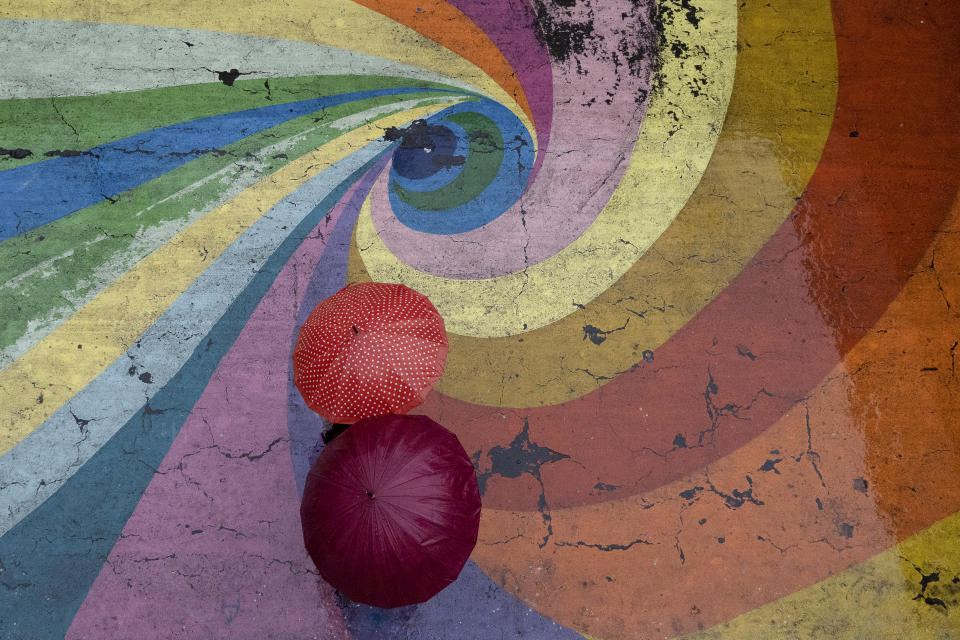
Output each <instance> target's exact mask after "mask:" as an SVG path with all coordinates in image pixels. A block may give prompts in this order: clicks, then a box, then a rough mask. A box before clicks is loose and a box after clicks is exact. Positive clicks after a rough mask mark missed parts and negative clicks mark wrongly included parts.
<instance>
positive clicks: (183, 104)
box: [0, 75, 461, 171]
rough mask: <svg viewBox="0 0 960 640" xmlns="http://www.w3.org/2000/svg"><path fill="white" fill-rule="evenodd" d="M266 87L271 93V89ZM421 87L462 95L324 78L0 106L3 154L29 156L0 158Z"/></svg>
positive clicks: (393, 81) (10, 162) (405, 81)
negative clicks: (342, 96)
mask: <svg viewBox="0 0 960 640" xmlns="http://www.w3.org/2000/svg"><path fill="white" fill-rule="evenodd" d="M267 83H269V88H268V87H267ZM388 87H424V88H439V89H451V90H454V91H461V90H460V89H456V88H454V87H449V86H447V85H442V84H439V83H435V82H428V81H424V80H416V79H410V78H396V77H387V76H359V75H349V76H347V75H320V76H302V77H296V78H271V79H270V80H262V79H258V80H237V81H236V82H234V84H233V86H231V87H228V86H226V85H225V84H223V83H220V82H215V83H209V84H194V85H182V86H177V87H164V88H161V89H147V90H144V91H134V92H130V93H107V94H98V95H92V96H71V97H66V98H24V99H16V100H3V101H0V147H3V148H6V149H27V150H29V151H30V152H31V155H30V156H27V157H25V158H20V159H18V158H14V157H13V156H11V155H2V156H0V171H2V170H5V169H12V168H14V167H18V166H22V165H26V164H31V163H34V162H39V161H42V160H46V159H47V157H46V156H44V154H45V153H47V152H49V151H56V150H64V149H72V150H84V149H90V148H92V147H96V146H98V145H101V144H104V143H106V142H110V141H112V140H119V139H121V138H125V137H127V136H132V135H134V134H137V133H139V132H141V131H148V130H150V129H155V128H158V127H165V126H168V125H171V124H176V123H178V122H188V121H190V120H195V119H197V118H204V117H208V116H213V115H217V114H221V113H230V112H234V111H242V110H244V109H252V108H256V107H264V106H268V105H271V104H284V103H287V102H293V101H296V100H305V99H309V98H317V97H320V96H326V95H333V94H338V93H348V92H352V91H366V90H373V89H384V88H388Z"/></svg>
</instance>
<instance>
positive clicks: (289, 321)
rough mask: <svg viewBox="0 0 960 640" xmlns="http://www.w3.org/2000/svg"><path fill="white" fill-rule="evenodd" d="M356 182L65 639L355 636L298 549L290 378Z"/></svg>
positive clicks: (286, 273) (175, 456)
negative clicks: (308, 301) (313, 290)
mask: <svg viewBox="0 0 960 640" xmlns="http://www.w3.org/2000/svg"><path fill="white" fill-rule="evenodd" d="M358 191H359V188H358V187H357V186H355V187H354V188H352V189H351V190H350V191H348V192H347V194H346V195H345V196H344V198H343V199H342V200H341V202H340V203H339V204H338V205H337V206H335V207H334V208H333V209H332V210H331V211H330V214H329V215H328V216H327V218H326V219H325V220H324V221H323V222H321V223H320V224H319V225H318V226H317V227H316V228H314V229H313V231H312V232H311V233H310V234H309V235H308V237H306V238H305V239H304V240H303V244H302V245H301V246H300V247H299V248H298V249H297V251H296V252H295V253H294V255H293V256H292V258H291V259H290V261H289V262H288V263H287V265H286V266H285V267H284V269H283V270H282V271H281V272H280V275H279V276H278V277H277V279H276V280H275V282H274V284H273V286H272V287H271V288H270V290H269V292H268V293H267V295H266V296H265V297H264V298H263V300H262V301H261V302H260V304H259V305H258V306H257V308H256V311H254V313H253V315H252V316H251V318H250V320H249V322H248V323H247V325H246V326H245V327H244V329H243V331H242V332H241V333H240V336H239V337H238V339H237V341H236V342H235V343H234V344H233V346H232V347H231V348H230V350H229V352H228V353H227V355H226V356H225V357H224V359H223V361H222V362H221V364H220V366H219V368H218V369H217V371H216V373H215V374H214V375H213V377H212V378H211V379H210V383H209V384H208V386H207V387H206V389H205V390H204V392H203V394H202V395H201V397H200V400H199V401H198V402H197V404H196V406H194V407H193V410H192V411H191V413H190V416H189V417H188V418H187V420H186V422H185V423H184V425H183V428H182V429H181V431H180V433H179V434H178V435H177V437H176V439H175V441H174V443H173V446H172V447H171V448H170V451H169V452H168V454H167V455H166V457H165V458H164V460H163V462H162V464H161V465H160V467H159V469H158V471H157V474H156V475H155V476H154V478H153V480H152V481H151V483H150V485H149V486H148V488H147V490H146V491H145V492H144V494H143V498H142V499H141V501H140V503H139V504H138V505H137V508H136V510H135V511H134V513H133V515H132V516H131V518H130V519H129V521H128V522H127V524H126V526H125V527H124V532H123V534H122V536H121V539H120V540H119V541H118V542H117V544H116V545H115V546H114V548H113V550H112V551H111V553H110V556H109V558H108V560H107V563H106V564H105V565H104V569H103V571H101V573H100V575H99V576H98V578H97V580H96V582H95V583H94V585H93V587H92V588H91V590H90V592H89V594H88V596H87V599H86V600H85V602H84V604H83V606H82V607H81V608H80V611H79V612H78V613H77V616H76V617H75V618H74V621H73V624H72V626H71V628H70V632H69V634H68V637H73V638H90V637H131V638H145V639H147V638H173V637H181V636H182V635H183V631H184V630H187V631H188V632H189V636H190V637H204V638H251V639H253V638H266V637H278V636H283V637H297V638H301V637H302V638H324V639H331V640H332V639H334V638H338V639H339V638H346V637H348V634H347V631H346V627H345V624H344V621H343V617H342V615H341V613H340V612H339V611H338V609H337V605H336V603H335V599H334V594H333V590H332V588H330V587H329V586H328V585H326V584H325V583H323V582H322V581H320V579H319V577H318V575H317V573H316V570H315V568H314V566H313V563H312V562H311V560H310V559H309V557H308V556H307V554H306V551H305V550H304V548H303V538H302V533H301V530H300V518H299V505H300V496H299V493H298V491H297V484H296V479H295V478H294V475H293V472H292V469H291V465H290V438H289V436H288V434H287V429H286V424H285V414H286V393H285V387H286V381H287V372H288V370H289V368H290V349H289V340H288V336H289V335H290V330H291V327H292V326H293V325H294V322H295V320H296V314H297V308H298V303H299V298H300V296H301V295H302V294H301V292H302V291H304V289H305V288H306V287H307V285H308V283H309V279H310V274H312V273H313V272H314V270H315V269H316V267H317V264H318V263H319V262H320V261H321V260H322V258H323V256H324V255H325V254H326V253H327V250H328V248H329V242H328V240H329V232H330V231H332V230H333V229H334V228H335V227H336V225H337V223H338V220H339V218H340V216H341V215H343V213H344V211H345V209H346V208H347V204H348V203H350V202H352V201H353V198H354V196H355V195H356V194H357V192H358ZM318 435H319V434H318Z"/></svg>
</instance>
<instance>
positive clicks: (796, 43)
mask: <svg viewBox="0 0 960 640" xmlns="http://www.w3.org/2000/svg"><path fill="white" fill-rule="evenodd" d="M738 31H739V40H740V43H741V47H740V49H739V53H738V54H737V68H736V78H735V80H734V90H733V95H732V96H731V100H730V106H729V108H728V109H727V117H726V121H725V122H724V124H723V131H722V132H721V134H720V139H719V140H718V142H717V145H716V147H715V149H714V151H713V156H712V157H711V158H710V162H709V164H708V166H707V169H706V171H705V172H704V174H703V177H702V179H701V180H700V183H699V185H697V188H696V190H695V191H694V193H693V195H692V196H691V197H690V199H689V200H688V201H687V202H686V204H685V205H684V207H683V209H682V211H681V212H680V214H679V215H678V216H677V217H676V219H675V220H674V221H673V223H672V224H671V225H670V227H669V228H667V230H666V231H664V233H663V235H661V236H660V238H659V239H658V240H657V241H656V242H655V243H654V244H653V246H652V247H651V248H650V250H649V251H647V253H646V254H644V255H643V256H642V257H640V258H639V259H638V260H637V262H636V263H635V264H634V265H633V266H632V267H630V269H629V270H628V271H627V272H626V273H625V274H624V275H623V277H622V278H620V279H619V280H617V281H616V282H615V283H614V284H613V285H612V286H610V288H608V289H607V290H606V291H604V292H603V293H602V294H601V295H599V296H598V297H597V298H596V299H595V300H594V301H593V302H590V303H584V302H583V301H582V300H580V299H577V300H576V302H578V303H580V304H584V306H585V307H586V308H585V309H576V310H575V311H574V312H573V313H572V314H570V315H568V316H567V317H565V318H563V319H562V320H559V321H557V322H554V323H552V324H550V325H547V326H545V327H543V328H541V329H538V330H535V331H526V332H524V333H522V334H518V335H515V336H505V337H501V338H474V337H471V336H465V335H457V334H456V333H454V332H453V331H450V330H449V329H448V336H449V338H450V355H449V356H448V358H447V368H446V372H445V373H444V376H443V378H441V380H440V382H439V383H438V385H437V389H438V390H439V391H441V392H442V393H444V394H445V395H448V396H451V397H454V398H458V399H460V400H464V401H467V402H473V403H476V404H484V405H494V406H505V407H534V406H543V405H548V404H556V403H560V402H564V401H567V400H570V399H571V398H576V397H579V396H581V395H583V394H585V393H588V392H590V391H593V390H595V389H596V388H597V387H598V386H600V385H601V384H605V380H612V379H614V378H616V376H617V375H618V372H621V371H625V370H627V369H629V368H630V367H631V366H632V365H633V364H634V363H636V362H638V361H639V360H640V358H641V354H642V352H643V351H644V350H647V349H650V350H654V349H656V348H657V347H659V346H660V345H661V344H663V343H664V342H665V341H666V340H667V339H669V338H670V336H672V335H673V334H674V332H676V331H677V330H679V329H680V328H681V327H683V325H684V324H686V323H687V321H689V319H690V318H692V317H693V316H695V315H696V314H697V313H698V312H699V311H700V310H701V309H702V308H703V307H704V306H705V305H706V304H707V303H709V302H710V301H711V300H712V299H713V298H714V297H715V296H716V295H717V293H719V292H720V291H722V290H723V289H724V288H725V287H726V286H727V284H728V283H729V282H730V281H731V280H732V279H733V278H734V277H736V275H737V274H738V273H739V272H740V270H741V269H742V268H743V266H744V265H745V264H746V263H747V262H748V261H749V259H750V257H752V256H753V255H754V254H755V253H756V252H757V251H758V250H759V249H760V248H761V247H762V246H763V244H764V243H765V242H766V241H767V240H768V239H769V237H770V235H771V234H773V233H774V232H775V231H776V229H777V228H778V227H779V226H780V225H781V224H782V223H783V220H784V219H785V218H786V216H787V215H788V214H789V213H790V211H791V210H792V209H793V207H794V205H795V204H796V201H795V199H796V198H798V197H799V196H800V195H801V194H802V193H803V191H804V189H805V188H806V185H807V182H808V181H809V180H810V177H811V176H812V175H813V172H814V170H815V169H816V167H817V165H818V163H819V160H820V154H821V152H822V150H823V147H824V144H825V143H826V140H827V136H828V135H829V132H830V127H831V123H832V114H833V109H834V104H835V101H836V90H837V57H836V47H835V44H834V33H833V15H832V13H831V10H830V3H829V2H828V1H827V0H793V1H792V2H784V3H776V4H775V6H767V5H766V3H762V4H761V3H746V4H743V5H741V6H740V7H739V16H738ZM748 44H749V46H748ZM616 237H617V236H613V237H612V238H611V239H610V240H611V242H615V239H616ZM356 254H357V251H356V249H354V250H353V253H352V255H351V261H350V278H351V279H352V280H354V281H358V282H359V281H362V280H364V279H366V278H368V277H369V276H368V275H367V274H366V272H365V270H364V269H363V262H362V261H361V260H360V258H359V256H358V255H356ZM562 286H563V287H564V288H565V290H568V291H571V292H572V291H576V289H577V287H576V283H575V282H570V283H566V282H565V283H564V284H563V285H562ZM526 291H527V292H531V291H532V290H531V289H530V287H529V286H528V288H527V290H526ZM570 302H572V300H568V304H569V303H570ZM570 306H571V307H572V304H571V305H570ZM587 325H592V326H594V327H599V328H600V329H603V330H611V329H617V328H619V327H623V328H622V329H621V330H618V331H613V332H612V333H609V334H607V335H606V336H605V337H606V339H605V340H604V341H603V343H602V344H600V345H597V344H593V343H592V342H590V341H588V340H585V339H584V327H585V326H587ZM588 371H589V373H587V372H588ZM591 374H593V375H591ZM505 380H507V381H509V383H508V384H504V381H505Z"/></svg>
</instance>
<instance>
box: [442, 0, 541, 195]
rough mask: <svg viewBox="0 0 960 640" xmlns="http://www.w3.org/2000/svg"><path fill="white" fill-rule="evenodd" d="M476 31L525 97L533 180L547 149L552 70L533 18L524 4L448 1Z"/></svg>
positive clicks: (515, 0)
mask: <svg viewBox="0 0 960 640" xmlns="http://www.w3.org/2000/svg"><path fill="white" fill-rule="evenodd" d="M448 2H449V3H450V4H451V5H453V6H455V7H456V8H457V9H459V10H460V11H462V12H463V14H464V15H465V16H467V17H468V18H470V19H471V20H472V21H473V22H474V24H476V25H477V26H478V27H480V28H481V29H482V30H483V32H484V33H485V34H487V37H489V38H490V41H491V42H493V43H494V44H495V45H497V48H498V49H500V53H502V54H503V57H504V58H506V60H507V62H509V63H510V66H511V67H513V70H514V71H515V72H516V74H517V80H518V81H519V82H520V86H521V87H523V93H524V94H525V95H526V96H527V103H529V105H530V111H531V113H532V114H533V126H534V127H535V128H536V129H537V138H538V145H539V148H540V153H538V154H537V159H536V161H535V162H534V165H533V171H532V173H531V174H530V180H531V181H532V180H534V179H535V178H536V177H537V172H538V171H540V165H542V164H543V158H544V153H545V152H546V150H547V149H548V148H549V147H550V130H551V128H552V126H553V123H552V120H553V68H552V67H551V66H550V56H549V55H548V54H547V50H546V48H544V46H543V45H542V44H541V43H540V41H539V40H537V38H536V35H535V33H536V32H535V29H534V22H533V21H534V18H535V17H536V16H535V14H534V13H533V11H532V10H531V8H530V5H529V4H528V3H527V2H525V0H480V1H479V2H478V1H477V0H448Z"/></svg>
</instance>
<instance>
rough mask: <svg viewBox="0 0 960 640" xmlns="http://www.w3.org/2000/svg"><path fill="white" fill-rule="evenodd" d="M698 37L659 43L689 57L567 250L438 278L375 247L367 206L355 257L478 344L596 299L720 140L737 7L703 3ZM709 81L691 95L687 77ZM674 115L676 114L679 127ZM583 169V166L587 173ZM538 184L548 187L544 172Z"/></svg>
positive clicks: (666, 217)
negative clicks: (500, 268) (503, 269)
mask: <svg viewBox="0 0 960 640" xmlns="http://www.w3.org/2000/svg"><path fill="white" fill-rule="evenodd" d="M698 7H699V9H700V10H701V12H702V13H701V14H700V15H701V18H700V25H699V28H698V29H695V30H690V29H688V28H686V27H684V25H683V24H681V23H682V21H680V20H676V21H674V22H673V23H671V24H666V25H664V28H665V29H666V31H667V33H666V36H665V37H666V41H667V42H673V41H674V40H679V41H681V42H683V43H685V44H686V46H687V48H688V49H689V50H690V51H691V52H698V53H697V54H696V55H695V56H694V57H692V58H690V59H684V60H680V59H678V58H676V57H674V56H672V55H666V56H664V58H665V60H664V64H663V67H662V68H661V70H660V72H659V73H660V77H661V78H663V81H664V88H663V92H662V94H655V95H654V96H653V97H652V98H651V103H650V107H649V109H648V111H647V114H646V117H645V119H644V121H643V126H642V128H641V130H640V133H639V134H638V136H637V140H636V143H635V144H634V148H633V152H632V155H631V158H630V164H629V166H628V168H627V170H626V171H625V172H624V174H623V177H622V178H621V180H620V183H619V184H618V185H617V189H616V191H615V192H614V193H613V194H612V196H611V197H610V200H609V201H608V202H607V204H606V206H605V207H604V208H603V210H602V211H601V212H600V214H599V215H598V216H597V218H596V220H595V221H594V222H593V224H592V225H590V227H588V228H587V229H586V231H584V233H583V234H582V235H581V236H580V237H579V238H577V239H576V240H575V241H574V242H573V243H571V244H570V245H569V246H567V247H566V248H564V249H562V250H561V251H559V252H558V253H556V254H555V255H553V256H551V257H550V258H548V259H546V260H544V261H543V262H541V263H539V264H536V265H533V266H531V267H528V268H526V269H524V270H523V271H521V272H518V273H512V274H509V275H505V276H499V277H495V278H487V279H483V280H457V279H452V278H442V277H438V276H434V275H431V274H428V273H424V272H422V271H418V270H416V269H414V268H413V267H410V266H409V265H406V264H404V263H403V262H401V261H400V260H399V259H398V258H397V257H396V256H394V255H393V254H392V253H391V252H390V250H389V248H387V246H386V245H385V244H384V242H383V241H382V240H381V239H380V236H379V235H378V234H377V231H376V228H375V226H374V223H373V220H372V218H371V216H370V204H369V202H368V203H365V204H364V209H363V211H361V214H360V219H359V221H358V223H357V231H356V239H357V244H358V246H359V247H361V249H360V250H359V251H360V258H361V259H362V260H363V264H364V267H365V268H366V270H367V272H368V273H369V275H370V277H371V278H373V279H374V280H377V281H382V282H399V283H402V284H405V285H407V286H409V287H412V288H414V289H416V290H417V291H420V292H421V293H423V294H425V295H427V296H428V297H429V298H430V300H431V301H432V302H433V304H434V305H435V306H436V307H437V310H438V311H440V313H441V314H442V315H443V317H444V321H445V322H446V326H447V331H450V332H452V333H455V334H458V335H462V336H471V337H477V338H495V337H501V336H510V335H516V334H519V333H522V332H524V331H529V330H533V329H538V328H540V327H543V326H545V325H547V324H550V323H552V322H556V321H557V320H560V319H562V318H563V317H565V316H567V315H569V314H570V313H572V312H573V311H575V310H576V309H577V307H576V306H574V305H573V304H572V302H573V296H574V295H575V296H576V302H578V303H579V304H585V303H587V302H589V301H590V300H593V299H594V298H595V297H596V296H598V295H599V294H600V293H602V292H603V291H604V290H605V289H607V288H608V287H609V286H610V285H612V284H613V283H614V282H616V281H617V280H618V279H619V278H620V277H621V276H622V275H623V274H624V273H625V272H626V271H627V270H628V269H629V268H630V267H631V265H633V264H634V262H635V261H636V260H637V258H639V257H640V256H641V255H642V254H643V253H644V252H645V251H646V250H647V249H648V248H649V247H650V246H651V245H652V244H653V243H654V242H655V241H656V239H657V238H658V237H660V234H661V233H663V232H664V230H665V229H666V228H667V227H668V226H669V225H670V223H671V222H672V221H673V220H674V218H676V216H677V214H678V213H679V212H680V210H681V209H682V208H683V205H684V203H685V202H686V201H687V199H688V198H689V197H690V194H691V193H692V192H693V191H694V189H695V188H696V186H697V184H698V183H699V182H700V177H701V176H702V175H703V171H704V169H705V168H706V166H707V163H708V162H709V160H710V156H711V155H712V153H713V149H714V145H715V144H716V142H717V138H718V136H719V134H720V127H719V124H720V123H721V122H722V121H723V117H724V113H725V111H726V108H727V104H728V103H729V101H730V94H731V91H732V89H733V79H734V70H735V68H736V64H737V53H736V41H737V3H736V2H734V1H733V0H703V1H702V2H700V3H699V4H698ZM694 65H699V66H701V67H702V73H703V75H704V76H706V77H709V78H710V83H709V84H707V85H706V86H704V87H703V88H702V93H700V94H695V93H694V92H691V91H690V82H691V78H692V76H691V75H690V73H691V71H692V70H693V69H694ZM677 113H680V114H682V116H683V118H682V120H681V125H682V126H678V124H677V120H676V118H677V117H678V116H676V114H677ZM584 170H585V171H589V170H590V169H589V168H585V169H584ZM540 175H541V178H542V179H550V176H545V174H544V173H541V174H540Z"/></svg>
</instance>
